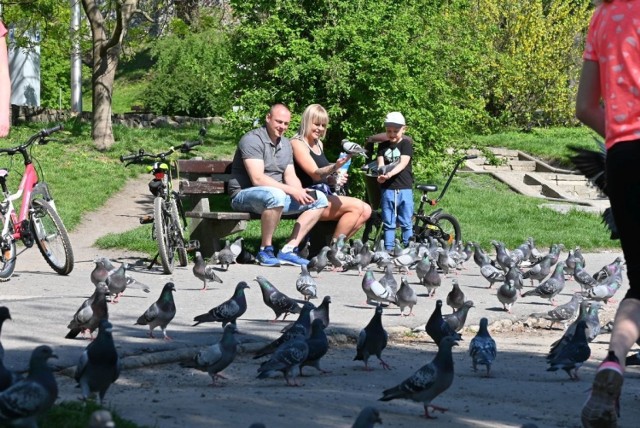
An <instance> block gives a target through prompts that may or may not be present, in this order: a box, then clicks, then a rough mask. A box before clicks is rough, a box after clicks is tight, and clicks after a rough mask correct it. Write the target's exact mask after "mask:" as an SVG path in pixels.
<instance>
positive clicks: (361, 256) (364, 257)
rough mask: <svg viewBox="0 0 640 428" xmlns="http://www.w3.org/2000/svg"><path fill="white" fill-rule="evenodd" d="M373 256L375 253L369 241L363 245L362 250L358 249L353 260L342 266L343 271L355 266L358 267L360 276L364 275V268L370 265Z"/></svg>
mask: <svg viewBox="0 0 640 428" xmlns="http://www.w3.org/2000/svg"><path fill="white" fill-rule="evenodd" d="M372 258H373V253H372V252H371V250H370V249H369V243H368V242H367V243H366V244H363V245H362V248H361V249H360V251H358V253H357V254H356V255H355V257H354V258H353V260H351V261H348V262H346V263H344V265H343V266H342V269H343V272H346V271H348V270H349V269H351V268H353V267H357V268H358V275H359V276H360V275H362V270H363V269H366V267H367V266H369V263H371V259H372Z"/></svg>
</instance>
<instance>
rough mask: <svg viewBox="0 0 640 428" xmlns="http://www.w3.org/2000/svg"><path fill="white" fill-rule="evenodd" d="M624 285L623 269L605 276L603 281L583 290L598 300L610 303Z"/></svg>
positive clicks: (588, 296)
mask: <svg viewBox="0 0 640 428" xmlns="http://www.w3.org/2000/svg"><path fill="white" fill-rule="evenodd" d="M621 286H622V269H620V270H619V271H618V272H616V273H615V274H613V275H611V276H609V277H608V278H605V279H604V280H603V281H602V282H601V283H599V284H597V285H594V286H593V287H591V288H590V289H589V290H587V291H585V292H582V294H583V295H584V296H585V297H587V298H589V299H591V300H596V301H598V302H604V303H608V302H609V300H612V297H613V296H614V295H615V294H616V292H617V291H618V290H619V289H620V287H621Z"/></svg>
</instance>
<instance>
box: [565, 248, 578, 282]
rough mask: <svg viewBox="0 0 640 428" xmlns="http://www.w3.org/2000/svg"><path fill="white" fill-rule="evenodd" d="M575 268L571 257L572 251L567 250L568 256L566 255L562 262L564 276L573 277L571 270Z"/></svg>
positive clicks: (574, 260)
mask: <svg viewBox="0 0 640 428" xmlns="http://www.w3.org/2000/svg"><path fill="white" fill-rule="evenodd" d="M575 268H576V258H575V256H574V255H573V250H569V254H568V255H567V259H566V260H565V261H564V274H565V275H569V277H572V276H573V270H574V269H575Z"/></svg>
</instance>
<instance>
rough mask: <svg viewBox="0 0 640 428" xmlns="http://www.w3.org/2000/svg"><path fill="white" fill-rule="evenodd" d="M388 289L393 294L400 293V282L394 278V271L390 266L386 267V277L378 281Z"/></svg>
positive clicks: (383, 276)
mask: <svg viewBox="0 0 640 428" xmlns="http://www.w3.org/2000/svg"><path fill="white" fill-rule="evenodd" d="M378 282H380V284H382V286H383V287H384V288H386V289H389V290H391V292H392V293H393V294H396V293H397V292H398V281H396V279H395V278H394V277H393V269H392V268H391V266H390V265H387V266H385V268H384V275H382V278H380V279H379V280H378Z"/></svg>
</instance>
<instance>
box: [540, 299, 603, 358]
mask: <svg viewBox="0 0 640 428" xmlns="http://www.w3.org/2000/svg"><path fill="white" fill-rule="evenodd" d="M590 306H591V302H590V301H589V300H583V301H582V302H580V306H579V309H578V317H577V318H576V320H575V321H574V322H573V323H571V324H570V325H569V327H567V329H566V330H565V331H564V333H563V334H562V337H560V339H558V340H556V341H555V342H553V343H552V344H551V347H550V348H549V353H548V354H547V357H546V359H547V361H550V360H553V359H554V358H555V357H556V356H557V355H558V354H559V353H560V351H561V350H562V348H563V347H564V346H565V345H566V344H567V343H569V342H570V341H571V338H572V337H573V335H574V334H575V331H576V327H577V325H578V323H579V322H580V321H586V320H587V317H588V316H589V310H590ZM596 313H597V311H596Z"/></svg>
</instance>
